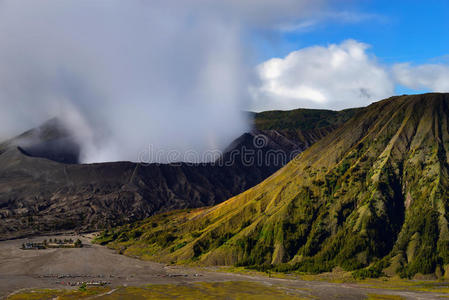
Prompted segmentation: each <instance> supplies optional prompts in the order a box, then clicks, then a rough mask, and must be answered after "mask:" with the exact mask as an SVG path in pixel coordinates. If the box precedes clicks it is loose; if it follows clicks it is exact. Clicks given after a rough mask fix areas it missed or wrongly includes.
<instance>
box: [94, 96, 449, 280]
mask: <svg viewBox="0 0 449 300" xmlns="http://www.w3.org/2000/svg"><path fill="white" fill-rule="evenodd" d="M448 116H449V94H443V93H430V94H424V95H414V96H395V97H391V98H388V99H385V100H382V101H379V102H376V103H373V104H371V105H370V106H368V107H366V108H364V109H362V111H360V112H359V113H357V114H356V115H355V116H354V117H353V118H351V119H350V120H349V121H348V122H346V123H344V124H343V125H342V126H340V127H339V128H337V129H336V130H334V131H333V132H332V133H330V134H329V135H327V136H326V137H324V138H323V139H321V140H320V141H318V142H317V143H315V144H313V145H312V146H311V147H310V148H308V149H307V150H306V151H304V152H302V153H301V154H300V155H298V156H297V157H296V158H295V159H293V160H292V161H291V162H290V163H289V164H287V165H286V166H285V167H283V168H282V169H280V170H279V171H277V172H276V173H274V174H273V175H271V176H270V177H269V178H267V179H266V180H265V181H263V182H262V183H260V184H259V185H257V186H255V187H254V188H251V189H249V190H247V191H245V192H243V193H242V194H240V195H237V196H235V197H233V198H231V199H229V200H228V201H225V202H223V203H221V204H219V205H217V206H214V207H212V208H209V209H203V210H197V211H194V212H191V213H188V212H180V213H178V214H171V215H170V218H169V217H164V216H155V217H154V220H157V221H151V219H150V220H149V221H148V222H151V223H155V224H158V222H159V223H163V224H164V231H163V234H162V231H160V230H161V228H160V227H159V225H157V226H155V227H154V228H152V227H148V223H139V224H135V225H128V227H127V226H124V227H123V228H118V229H116V230H111V231H108V232H104V233H103V235H102V237H100V239H99V241H100V242H103V243H108V242H110V243H109V246H111V247H113V248H116V249H120V251H121V252H123V253H125V254H130V255H134V256H141V257H148V258H151V259H156V260H161V261H164V262H170V261H174V262H189V261H190V262H196V263H200V264H208V265H209V264H212V265H214V264H217V265H242V266H247V267H256V268H262V269H266V268H268V269H273V270H278V271H289V270H298V271H305V272H312V273H316V272H324V271H330V270H332V269H333V268H334V267H336V266H339V267H342V268H343V269H345V270H348V271H354V272H355V273H354V274H356V275H357V276H361V277H376V276H380V275H381V274H389V275H394V274H400V275H401V276H402V277H413V276H415V275H416V274H418V273H421V274H430V273H433V274H437V276H443V274H447V273H448V271H449V255H448V253H449V230H448V225H447V224H448V221H447V220H448V214H447V211H448V201H447V199H448V192H447V188H448V174H449V171H448V170H449V168H448V163H447V162H448V157H449V156H448V153H449V127H448ZM416 170H417V171H416ZM133 232H140V233H141V236H140V237H139V238H133V237H132V233H133ZM191 232H194V233H195V234H194V235H192V234H190V233H191ZM159 234H161V235H162V237H166V238H165V239H164V238H162V237H161V236H160V235H159Z"/></svg>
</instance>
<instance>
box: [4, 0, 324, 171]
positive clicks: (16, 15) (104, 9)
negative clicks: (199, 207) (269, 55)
mask: <svg viewBox="0 0 449 300" xmlns="http://www.w3.org/2000/svg"><path fill="white" fill-rule="evenodd" d="M320 2H321V1H317V2H315V3H313V4H310V1H293V0H284V1H275V0H263V1H255V0H247V1H237V0H236V1H233V0H232V1H209V0H183V1H170V0H168V1H158V0H154V1H138V0H126V1H120V0H109V1H95V0H94V1H84V0H65V1H58V0H42V1H34V0H5V1H2V2H0V105H1V107H2V109H1V110H0V119H1V126H0V138H1V139H4V138H7V137H10V136H11V135H13V134H17V133H19V132H20V131H23V130H26V129H29V128H30V127H34V126H36V125H38V124H40V123H42V122H44V121H45V120H47V119H49V118H51V117H54V116H57V117H60V118H61V119H62V120H63V121H65V122H66V123H67V125H69V127H70V128H72V130H73V131H74V133H75V135H76V136H77V137H78V138H79V140H80V141H82V161H84V162H100V161H116V160H132V161H136V160H137V159H138V157H139V153H142V151H145V150H146V149H148V147H149V146H150V145H152V146H153V149H154V147H155V148H156V149H159V150H164V151H166V150H176V151H179V152H182V151H188V150H190V151H195V152H197V153H201V152H204V151H206V150H210V149H217V148H218V149H221V148H223V147H225V146H226V145H227V144H228V143H229V142H230V141H231V140H232V139H233V138H235V137H236V136H238V135H239V134H240V133H241V132H243V131H244V130H246V129H247V127H248V122H247V120H246V118H245V116H244V115H243V114H242V113H241V110H242V108H246V107H248V105H247V104H246V101H245V99H248V98H249V97H248V95H247V86H248V81H249V77H250V75H249V74H250V70H251V68H252V66H251V64H254V62H253V61H252V60H251V59H250V55H249V53H250V51H251V49H250V45H248V44H247V43H245V42H243V40H244V36H245V34H247V33H248V31H250V30H253V29H257V28H259V27H267V26H277V25H278V24H279V22H281V21H284V20H287V21H290V20H294V19H297V18H299V17H300V16H302V15H304V14H305V13H307V12H308V11H310V10H313V8H314V7H319V5H317V3H320ZM166 159H167V158H164V157H159V158H158V160H161V161H164V160H166Z"/></svg>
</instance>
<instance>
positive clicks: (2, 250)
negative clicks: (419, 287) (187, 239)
mask: <svg viewBox="0 0 449 300" xmlns="http://www.w3.org/2000/svg"><path fill="white" fill-rule="evenodd" d="M65 237H67V238H72V239H76V238H78V237H79V236H73V235H72V236H69V235H67V236H57V238H58V239H61V238H62V239H63V238H65ZM50 238H54V236H51V237H50V236H47V237H39V238H35V239H20V240H9V241H2V242H0V297H5V296H7V295H9V294H10V293H12V292H14V291H17V290H20V289H24V288H69V286H68V285H67V284H68V283H69V282H71V283H73V282H77V281H107V282H109V283H110V286H112V287H114V286H123V285H128V286H141V285H145V284H165V283H171V284H185V283H190V282H199V281H239V280H243V281H255V282H263V283H265V284H270V285H283V286H286V287H294V288H301V289H304V296H306V297H307V296H315V297H318V298H319V299H366V295H367V294H369V293H374V294H388V295H398V296H402V297H404V298H405V299H441V298H440V296H442V295H441V294H436V293H420V292H411V291H396V290H382V289H372V288H367V287H364V286H361V285H356V284H334V283H327V282H322V281H303V280H290V279H276V278H267V277H262V276H246V275H240V274H228V273H222V272H211V271H207V270H204V269H193V268H186V267H172V266H166V265H163V264H158V263H153V262H147V261H141V260H137V259H133V258H130V257H126V256H123V255H119V254H116V253H115V252H114V251H112V250H110V249H107V248H105V247H102V246H98V245H92V244H90V240H89V238H88V237H83V236H81V237H79V238H80V239H81V240H82V241H83V243H85V244H86V245H87V246H86V247H84V248H76V249H46V250H21V249H20V246H21V245H22V243H24V242H26V241H30V240H33V241H42V240H43V239H47V240H48V239H50ZM446 296H447V294H446Z"/></svg>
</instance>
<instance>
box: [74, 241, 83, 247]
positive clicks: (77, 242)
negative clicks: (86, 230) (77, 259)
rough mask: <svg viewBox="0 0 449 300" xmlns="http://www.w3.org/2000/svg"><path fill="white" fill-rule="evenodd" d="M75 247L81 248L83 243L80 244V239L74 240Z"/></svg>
mask: <svg viewBox="0 0 449 300" xmlns="http://www.w3.org/2000/svg"><path fill="white" fill-rule="evenodd" d="M75 247H76V248H81V247H83V243H82V242H81V240H80V239H77V240H76V242H75Z"/></svg>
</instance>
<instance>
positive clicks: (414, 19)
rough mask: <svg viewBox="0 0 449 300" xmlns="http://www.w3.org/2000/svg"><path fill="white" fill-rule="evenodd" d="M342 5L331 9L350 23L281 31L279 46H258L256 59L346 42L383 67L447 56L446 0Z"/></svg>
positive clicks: (335, 20)
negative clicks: (359, 45) (360, 46)
mask: <svg viewBox="0 0 449 300" xmlns="http://www.w3.org/2000/svg"><path fill="white" fill-rule="evenodd" d="M340 2H342V1H340ZM344 2H346V4H345V5H334V6H333V10H335V12H336V13H342V14H343V13H346V14H351V15H353V18H354V19H356V20H352V21H351V20H342V19H341V18H340V19H339V18H338V17H337V16H336V17H335V18H330V19H328V20H323V21H321V22H319V21H318V22H317V24H315V25H313V26H310V27H309V28H304V29H299V30H297V31H294V30H292V31H287V32H284V33H282V34H281V37H280V43H275V44H271V45H269V43H268V45H267V44H264V43H261V45H260V47H262V48H263V49H264V50H263V52H262V54H261V59H268V58H270V57H273V56H285V55H286V54H288V53H289V52H291V51H294V50H297V49H298V48H303V47H307V46H313V45H327V44H330V43H340V42H341V41H343V40H346V39H355V40H358V41H361V42H364V43H367V44H370V45H371V46H372V48H371V51H372V52H374V53H375V54H376V56H377V57H378V58H379V59H380V60H381V62H384V63H392V62H398V61H399V62H400V61H404V62H405V61H407V62H408V61H413V62H415V63H425V62H432V61H433V60H434V59H439V58H440V57H441V56H444V55H449V51H448V50H449V17H448V16H449V1H446V0H430V1H423V0H420V1H418V0H408V1H404V0H394V1H391V0H390V1H385V0H377V1H372V0H371V1H368V0H363V1H344ZM357 18H358V19H357ZM305 22H306V21H305ZM447 59H448V58H446V60H447Z"/></svg>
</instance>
